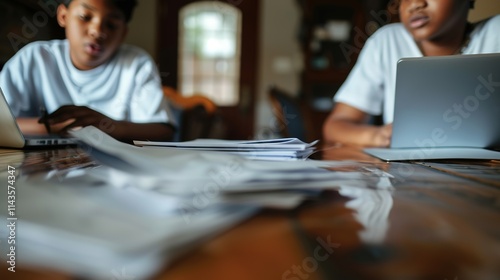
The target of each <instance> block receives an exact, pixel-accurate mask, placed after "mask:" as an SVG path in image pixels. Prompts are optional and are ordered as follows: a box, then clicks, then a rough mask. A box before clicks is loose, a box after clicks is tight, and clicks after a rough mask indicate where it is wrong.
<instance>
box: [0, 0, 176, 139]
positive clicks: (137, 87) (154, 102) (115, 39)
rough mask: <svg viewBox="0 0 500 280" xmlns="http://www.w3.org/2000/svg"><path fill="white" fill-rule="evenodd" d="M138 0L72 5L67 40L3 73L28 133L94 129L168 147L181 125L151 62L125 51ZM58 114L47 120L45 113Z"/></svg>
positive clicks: (60, 16) (65, 15)
mask: <svg viewBox="0 0 500 280" xmlns="http://www.w3.org/2000/svg"><path fill="white" fill-rule="evenodd" d="M135 6H136V0H65V1H64V3H63V4H60V5H59V6H58V9H57V20H58V23H59V25H60V26H61V27H63V28H64V29H65V32H66V38H67V39H66V40H52V41H43V42H34V43H31V44H28V45H27V46H25V47H24V48H22V49H21V50H20V51H19V52H17V53H16V55H15V56H14V57H12V58H11V59H10V60H9V61H8V62H7V63H6V64H5V66H4V68H3V69H2V72H0V87H1V88H2V89H3V92H4V93H5V95H6V98H7V101H8V102H9V105H10V106H11V109H12V111H13V113H14V114H15V116H16V117H17V122H18V124H19V126H20V128H21V130H22V131H23V132H24V133H29V134H37V133H38V134H40V133H46V132H47V131H46V126H45V124H47V125H48V127H49V128H50V130H52V131H57V132H59V133H62V134H65V133H67V130H68V129H71V128H76V127H84V126H88V125H93V126H95V127H97V128H99V129H101V130H103V131H104V132H106V133H108V134H110V135H111V136H113V137H114V138H116V139H119V140H122V141H127V142H130V141H132V140H157V141H168V140H170V139H171V137H172V135H173V132H174V126H173V125H172V119H171V118H170V117H169V115H170V113H169V108H168V104H167V102H166V100H165V97H164V96H163V92H162V88H161V81H160V78H159V74H158V72H157V69H156V66H155V64H154V62H153V60H152V59H151V57H150V56H149V55H148V54H147V53H146V52H145V51H143V50H142V49H139V48H137V47H133V46H128V45H124V44H123V41H124V39H125V36H126V34H127V30H128V26H127V24H128V22H129V20H130V18H131V16H132V12H133V9H134V8H135ZM41 108H43V109H46V110H47V111H48V112H49V113H50V114H48V115H47V116H45V117H42V118H40V109H41Z"/></svg>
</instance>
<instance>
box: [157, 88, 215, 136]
mask: <svg viewBox="0 0 500 280" xmlns="http://www.w3.org/2000/svg"><path fill="white" fill-rule="evenodd" d="M163 94H164V95H165V97H166V98H167V99H168V100H169V101H170V104H171V109H172V113H173V115H174V117H175V118H176V120H177V125H178V130H177V132H176V135H175V136H174V139H173V141H188V140H194V139H198V138H215V137H217V138H218V137H221V135H217V133H215V132H214V130H215V129H216V124H217V123H218V124H219V125H220V118H219V117H218V115H217V105H216V104H215V103H214V102H213V101H212V100H210V99H209V98H207V97H205V96H202V95H193V96H183V95H182V94H181V93H179V92H178V91H176V90H175V89H173V88H171V87H167V86H164V87H163Z"/></svg>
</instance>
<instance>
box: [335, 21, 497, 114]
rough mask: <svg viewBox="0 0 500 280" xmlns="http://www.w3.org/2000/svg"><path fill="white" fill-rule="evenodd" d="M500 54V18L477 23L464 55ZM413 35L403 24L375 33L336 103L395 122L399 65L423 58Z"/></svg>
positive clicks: (336, 96)
mask: <svg viewBox="0 0 500 280" xmlns="http://www.w3.org/2000/svg"><path fill="white" fill-rule="evenodd" d="M498 52H500V16H495V17H492V18H490V19H488V20H485V21H481V22H479V23H477V24H474V27H473V30H472V32H471V34H470V42H469V44H468V45H467V47H466V48H465V49H464V50H463V52H462V53H463V54H478V53H498ZM422 56H423V54H422V52H421V51H420V49H419V48H418V46H417V44H416V43H415V41H414V40H413V37H412V36H411V34H410V33H409V32H408V31H407V30H406V29H405V27H404V26H403V24H401V23H393V24H389V25H386V26H384V27H382V28H380V29H379V30H378V31H377V32H375V33H374V34H373V35H372V36H371V37H370V38H369V39H368V40H367V41H366V44H365V46H364V47H363V49H362V51H361V53H360V55H359V58H358V61H357V63H356V65H355V66H354V68H353V69H352V71H351V72H350V73H349V76H348V77H347V79H346V81H345V82H344V84H343V85H342V86H341V87H340V89H339V90H338V92H337V93H336V94H335V97H334V101H335V102H342V103H345V104H348V105H350V106H352V107H355V108H358V109H359V110H361V111H364V112H366V113H368V114H371V115H380V114H382V112H383V116H384V123H386V124H388V123H392V121H393V115H394V97H395V89H396V66H397V62H398V60H399V59H401V58H403V57H422Z"/></svg>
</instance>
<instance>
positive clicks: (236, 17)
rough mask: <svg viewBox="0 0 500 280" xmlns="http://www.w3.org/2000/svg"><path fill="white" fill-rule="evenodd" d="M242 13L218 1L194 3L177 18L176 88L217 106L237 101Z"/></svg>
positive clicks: (186, 7)
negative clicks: (205, 98)
mask: <svg viewBox="0 0 500 280" xmlns="http://www.w3.org/2000/svg"><path fill="white" fill-rule="evenodd" d="M241 17H242V16H241V12H240V11H239V10H238V9H236V8H235V7H233V6H231V5H229V4H226V3H223V2H220V1H202V2H194V3H191V4H189V5H186V6H185V7H183V8H182V9H181V11H180V17H179V58H178V59H179V61H178V65H179V66H178V67H179V72H178V73H179V75H178V87H179V91H180V92H182V93H183V94H184V95H188V96H189V95H192V94H194V93H197V94H203V95H205V96H207V97H209V98H210V99H212V100H213V101H214V102H215V103H216V104H217V105H219V106H233V105H235V104H237V103H238V101H239V100H238V98H239V90H240V89H239V79H240V53H241Z"/></svg>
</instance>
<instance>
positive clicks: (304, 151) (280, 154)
mask: <svg viewBox="0 0 500 280" xmlns="http://www.w3.org/2000/svg"><path fill="white" fill-rule="evenodd" d="M317 142H318V140H316V141H314V142H311V143H305V142H302V141H301V140H299V139H297V138H280V139H269V140H253V141H240V140H218V139H197V140H193V141H186V142H151V141H134V144H135V145H137V146H148V147H164V148H176V149H185V150H196V151H216V152H225V153H231V154H236V155H242V156H245V157H247V158H251V159H267V160H287V159H305V158H308V157H309V156H310V155H311V154H312V153H313V152H314V145H316V143H317Z"/></svg>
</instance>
